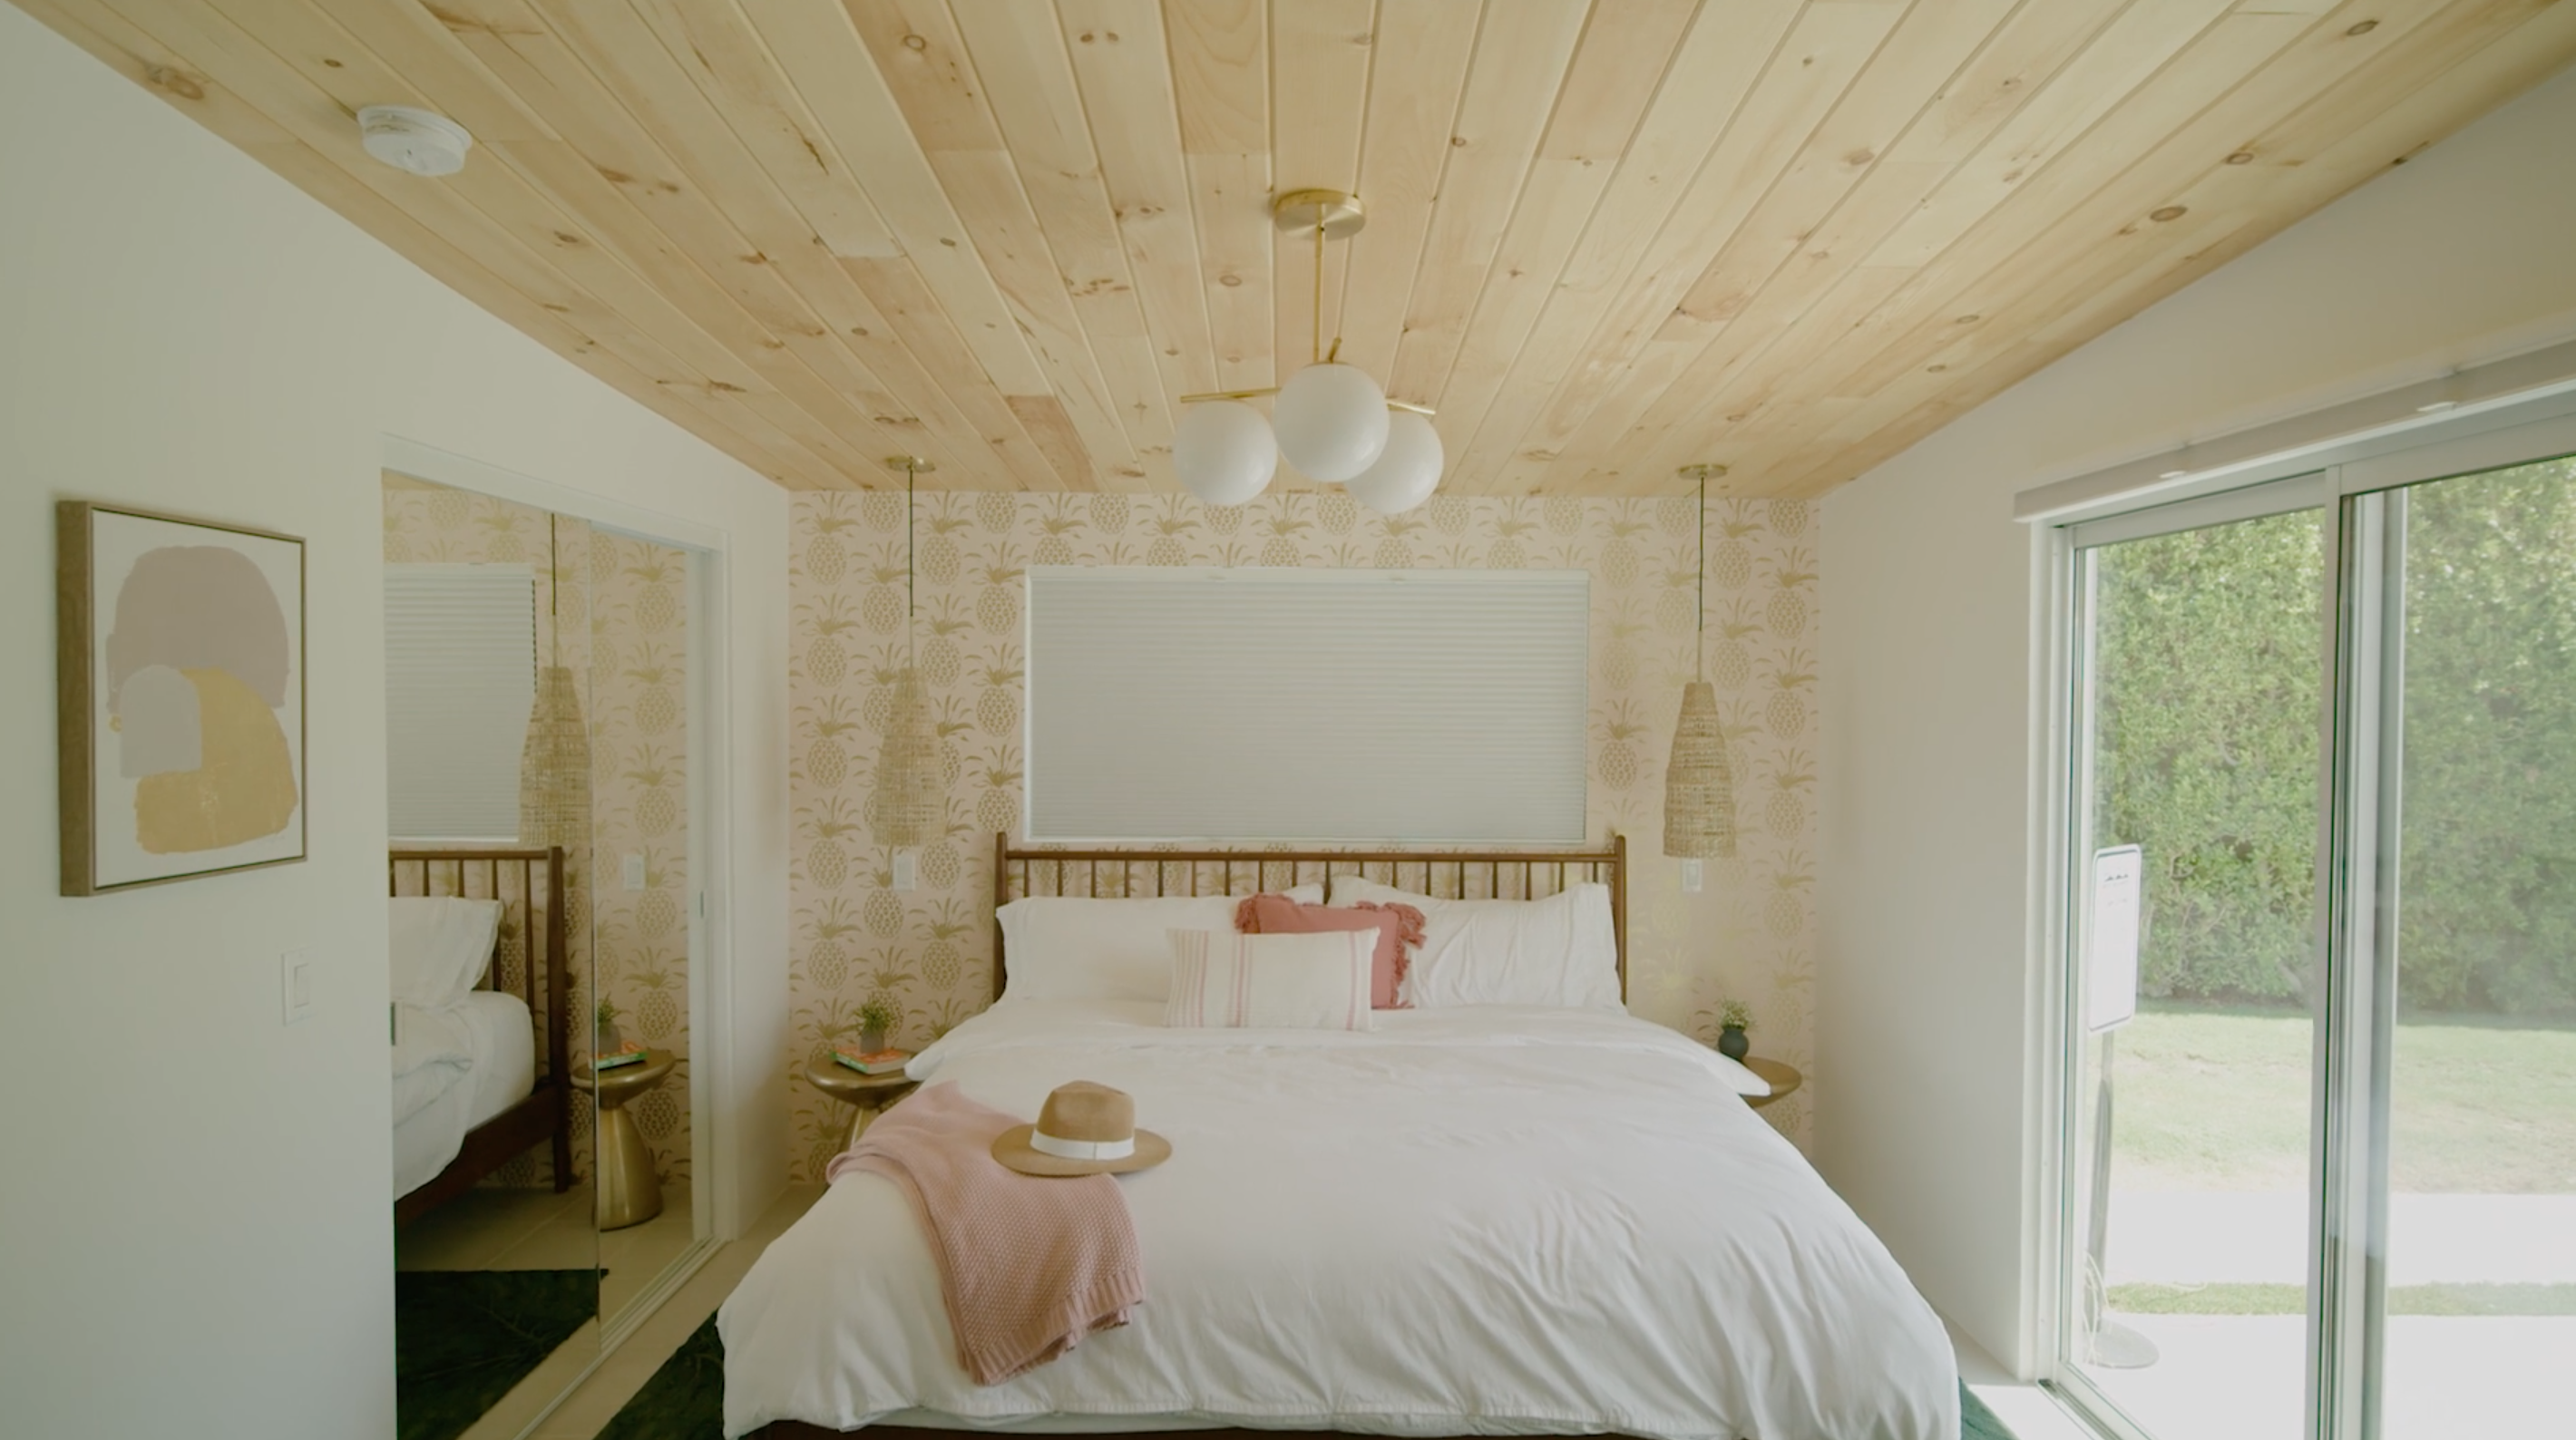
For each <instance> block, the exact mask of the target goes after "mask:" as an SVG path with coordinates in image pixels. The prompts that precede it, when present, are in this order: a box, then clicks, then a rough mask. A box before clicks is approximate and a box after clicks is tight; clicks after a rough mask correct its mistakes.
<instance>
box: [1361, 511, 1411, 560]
mask: <svg viewBox="0 0 2576 1440" xmlns="http://www.w3.org/2000/svg"><path fill="white" fill-rule="evenodd" d="M1421 528H1422V522H1421V521H1419V520H1415V519H1412V518H1410V517H1409V516H1404V515H1389V516H1387V517H1386V538H1385V539H1383V540H1380V541H1379V542H1377V553H1376V554H1375V555H1373V556H1371V557H1370V559H1371V561H1372V562H1373V563H1374V564H1375V565H1376V566H1377V568H1378V569H1380V570H1410V569H1412V568H1413V546H1412V545H1411V544H1410V543H1409V542H1408V541H1407V540H1406V538H1405V537H1407V536H1409V535H1411V534H1412V533H1413V532H1414V531H1416V530H1419V529H1421Z"/></svg>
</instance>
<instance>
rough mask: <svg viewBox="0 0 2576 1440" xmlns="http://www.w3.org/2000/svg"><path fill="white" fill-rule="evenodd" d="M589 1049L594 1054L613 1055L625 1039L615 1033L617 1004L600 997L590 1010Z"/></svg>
mask: <svg viewBox="0 0 2576 1440" xmlns="http://www.w3.org/2000/svg"><path fill="white" fill-rule="evenodd" d="M591 1021H592V1024H591V1035H590V1049H591V1053H592V1054H594V1055H614V1054H616V1053H617V1051H618V1049H619V1047H621V1046H623V1045H624V1044H625V1043H626V1041H625V1039H624V1037H622V1036H620V1035H619V1034H618V1033H617V1005H616V1003H615V1002H614V1001H610V1000H606V999H602V1000H601V1001H600V1002H599V1005H598V1007H597V1008H596V1009H595V1010H593V1011H592V1012H591Z"/></svg>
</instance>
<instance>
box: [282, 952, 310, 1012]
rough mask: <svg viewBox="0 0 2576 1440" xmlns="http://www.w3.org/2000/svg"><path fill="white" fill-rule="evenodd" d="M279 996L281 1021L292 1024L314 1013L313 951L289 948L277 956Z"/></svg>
mask: <svg viewBox="0 0 2576 1440" xmlns="http://www.w3.org/2000/svg"><path fill="white" fill-rule="evenodd" d="M277 997H278V1004H279V1009H280V1012H281V1023H284V1024H288V1025H292V1024H294V1023H295V1022H296V1021H298V1020H302V1019H304V1018H306V1017H307V1016H310V1015H311V1014H312V1013H313V952H312V951H310V950H289V951H287V952H286V953H285V954H283V955H280V956H278V957H277Z"/></svg>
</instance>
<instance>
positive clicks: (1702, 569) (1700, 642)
mask: <svg viewBox="0 0 2576 1440" xmlns="http://www.w3.org/2000/svg"><path fill="white" fill-rule="evenodd" d="M1692 648H1693V649H1695V650H1697V651H1698V652H1699V653H1698V654H1697V655H1696V656H1694V657H1693V663H1694V665H1695V667H1696V669H1697V671H1698V674H1699V678H1700V679H1702V680H1705V679H1707V678H1708V475H1707V473H1706V472H1702V473H1701V475H1700V477H1699V638H1698V639H1697V640H1696V641H1695V642H1694V644H1693V646H1692Z"/></svg>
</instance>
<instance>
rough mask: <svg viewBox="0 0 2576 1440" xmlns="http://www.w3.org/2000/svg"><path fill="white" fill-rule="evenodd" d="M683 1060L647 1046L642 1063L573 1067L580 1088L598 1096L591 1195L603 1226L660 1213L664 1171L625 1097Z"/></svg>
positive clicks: (639, 1221)
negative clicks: (658, 1169) (657, 1168)
mask: <svg viewBox="0 0 2576 1440" xmlns="http://www.w3.org/2000/svg"><path fill="white" fill-rule="evenodd" d="M678 1063H679V1062H678V1061H677V1060H676V1059H675V1058H674V1057H673V1056H672V1054H671V1052H670V1051H668V1050H647V1051H645V1052H644V1060H643V1063H642V1064H639V1065H619V1066H616V1067H614V1068H611V1069H607V1070H602V1071H599V1072H597V1073H596V1074H594V1073H593V1072H592V1070H591V1068H590V1067H589V1066H588V1065H576V1066H574V1067H573V1072H572V1083H573V1085H574V1087H575V1088H576V1089H581V1090H591V1091H595V1092H597V1094H598V1096H599V1124H598V1125H597V1126H596V1127H594V1129H593V1138H592V1142H591V1165H590V1169H591V1196H592V1198H593V1199H594V1200H595V1201H596V1202H597V1203H596V1204H595V1205H594V1206H593V1210H594V1212H595V1214H596V1216H597V1218H598V1222H599V1228H600V1229H602V1230H623V1229H625V1228H626V1227H627V1226H629V1225H641V1224H643V1223H644V1222H645V1221H647V1220H650V1219H652V1218H653V1217H654V1216H656V1215H659V1214H661V1213H662V1177H661V1176H660V1175H658V1174H656V1173H655V1172H654V1169H653V1147H652V1146H651V1145H650V1144H648V1143H646V1141H645V1139H644V1132H643V1131H641V1130H638V1129H636V1128H635V1117H634V1116H632V1115H629V1114H627V1113H626V1102H628V1101H630V1100H633V1099H634V1098H636V1097H637V1096H639V1095H644V1094H647V1093H649V1092H651V1090H652V1089H653V1087H654V1086H656V1085H659V1084H661V1083H662V1081H663V1079H664V1077H666V1076H668V1075H669V1074H670V1073H671V1067H672V1066H673V1065H676V1064H678Z"/></svg>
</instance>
